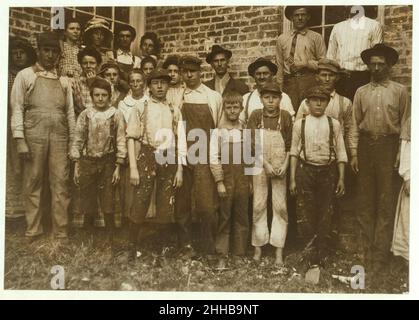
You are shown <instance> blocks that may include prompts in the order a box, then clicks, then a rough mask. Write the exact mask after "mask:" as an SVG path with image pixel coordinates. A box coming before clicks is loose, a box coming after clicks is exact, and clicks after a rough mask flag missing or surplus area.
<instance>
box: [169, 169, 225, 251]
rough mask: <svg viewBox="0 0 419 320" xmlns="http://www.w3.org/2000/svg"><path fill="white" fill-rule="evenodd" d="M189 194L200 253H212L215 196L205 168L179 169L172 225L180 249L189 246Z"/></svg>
mask: <svg viewBox="0 0 419 320" xmlns="http://www.w3.org/2000/svg"><path fill="white" fill-rule="evenodd" d="M192 190H193V192H194V200H195V210H196V216H197V218H198V222H199V225H200V236H199V243H200V247H201V250H202V252H203V253H206V254H213V253H215V236H216V232H217V211H218V196H217V193H216V186H215V182H214V178H213V176H212V174H211V171H210V168H209V165H203V164H197V165H194V166H190V167H183V185H182V187H181V188H180V189H179V190H178V191H177V194H176V202H175V203H176V205H175V221H176V224H177V230H178V242H179V245H180V246H185V245H189V244H191V224H192Z"/></svg>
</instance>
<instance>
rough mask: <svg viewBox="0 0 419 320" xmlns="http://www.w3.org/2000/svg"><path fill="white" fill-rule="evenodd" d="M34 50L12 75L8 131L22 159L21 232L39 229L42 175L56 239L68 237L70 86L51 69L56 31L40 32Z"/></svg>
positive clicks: (28, 233) (32, 232) (54, 61)
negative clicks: (23, 222)
mask: <svg viewBox="0 0 419 320" xmlns="http://www.w3.org/2000/svg"><path fill="white" fill-rule="evenodd" d="M38 49H39V53H38V62H37V63H36V64H35V65H33V66H31V67H28V68H25V69H23V70H22V71H20V72H19V73H18V74H17V76H16V80H15V83H14V85H13V87H12V92H11V106H12V120H11V121H12V124H11V126H12V133H13V137H14V138H15V139H16V141H17V150H18V153H19V155H20V156H21V157H22V158H23V159H24V197H25V209H26V212H25V214H26V223H27V228H26V233H25V235H26V236H27V237H28V239H29V242H32V241H33V240H34V239H35V238H37V237H38V236H40V235H42V233H43V226H42V223H41V219H42V215H43V214H44V213H43V212H42V210H41V206H40V203H41V195H42V193H43V188H44V181H43V180H44V179H45V177H46V176H48V179H49V187H50V191H51V215H52V232H53V234H54V236H55V237H56V238H60V239H66V238H67V221H68V217H67V209H68V205H69V203H70V194H69V174H70V162H69V158H68V151H69V146H70V145H71V142H72V140H73V136H74V127H75V120H74V118H75V116H74V109H73V97H72V91H71V85H70V83H69V81H68V79H67V78H65V77H59V76H58V74H57V70H56V65H57V62H58V58H59V56H60V46H59V36H58V34H57V33H54V32H44V33H41V34H39V36H38Z"/></svg>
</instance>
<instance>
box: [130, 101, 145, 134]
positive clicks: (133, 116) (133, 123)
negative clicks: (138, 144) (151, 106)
mask: <svg viewBox="0 0 419 320" xmlns="http://www.w3.org/2000/svg"><path fill="white" fill-rule="evenodd" d="M143 110H144V107H143V105H142V104H141V105H140V106H138V107H136V108H135V109H134V110H132V111H131V112H130V115H129V118H128V125H127V130H126V139H127V140H128V139H134V140H138V139H140V138H141V137H142V135H143V127H142V123H141V114H142V113H143Z"/></svg>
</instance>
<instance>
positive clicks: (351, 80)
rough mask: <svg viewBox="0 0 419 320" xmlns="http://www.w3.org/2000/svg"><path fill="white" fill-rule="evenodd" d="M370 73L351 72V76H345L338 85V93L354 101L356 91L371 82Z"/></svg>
mask: <svg viewBox="0 0 419 320" xmlns="http://www.w3.org/2000/svg"><path fill="white" fill-rule="evenodd" d="M370 78H371V76H370V72H369V71H368V70H366V71H349V74H343V75H342V76H341V77H340V79H339V81H338V82H337V83H336V92H337V93H339V94H340V95H342V96H345V97H347V98H349V99H351V101H354V96H355V92H356V90H357V89H358V88H359V87H361V86H363V85H365V84H367V83H369V82H370Z"/></svg>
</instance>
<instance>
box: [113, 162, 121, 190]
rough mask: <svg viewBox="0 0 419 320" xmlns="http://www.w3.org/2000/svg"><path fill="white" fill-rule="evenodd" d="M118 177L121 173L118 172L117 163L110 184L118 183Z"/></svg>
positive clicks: (119, 177)
mask: <svg viewBox="0 0 419 320" xmlns="http://www.w3.org/2000/svg"><path fill="white" fill-rule="evenodd" d="M120 179H121V175H120V174H119V165H117V166H116V168H115V171H114V172H113V175H112V185H116V184H118V182H119V180H120Z"/></svg>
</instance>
